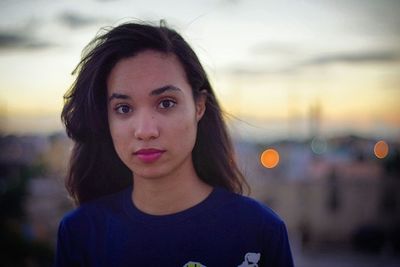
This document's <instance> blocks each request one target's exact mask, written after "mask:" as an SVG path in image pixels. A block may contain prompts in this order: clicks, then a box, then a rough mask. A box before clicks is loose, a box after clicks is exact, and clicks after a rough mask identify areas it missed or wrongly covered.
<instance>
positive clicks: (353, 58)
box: [229, 50, 400, 76]
mask: <svg viewBox="0 0 400 267" xmlns="http://www.w3.org/2000/svg"><path fill="white" fill-rule="evenodd" d="M289 61H291V62H290V63H287V64H279V66H278V65H277V66H275V67H274V66H271V65H270V66H265V67H243V66H246V64H240V66H241V67H236V66H233V67H232V68H231V69H230V71H229V72H231V73H233V74H235V75H255V76H258V75H268V74H280V75H295V74H297V73H299V72H301V71H302V70H304V69H305V68H310V67H319V66H330V65H335V64H344V65H368V64H390V63H396V62H400V51H396V50H377V51H360V52H343V53H333V54H321V55H317V56H313V57H308V58H306V59H303V60H299V59H298V58H295V59H288V62H289ZM238 65H239V64H238ZM247 65H248V66H251V65H254V64H247Z"/></svg>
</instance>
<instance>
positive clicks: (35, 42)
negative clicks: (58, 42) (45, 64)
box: [0, 30, 54, 50]
mask: <svg viewBox="0 0 400 267" xmlns="http://www.w3.org/2000/svg"><path fill="white" fill-rule="evenodd" d="M51 46H54V44H52V43H50V42H47V41H44V40H39V39H37V38H35V37H33V36H31V35H30V33H28V32H25V31H18V30H15V31H10V30H8V31H4V30H3V31H2V30H0V50H15V49H18V50H38V49H44V48H48V47H51Z"/></svg>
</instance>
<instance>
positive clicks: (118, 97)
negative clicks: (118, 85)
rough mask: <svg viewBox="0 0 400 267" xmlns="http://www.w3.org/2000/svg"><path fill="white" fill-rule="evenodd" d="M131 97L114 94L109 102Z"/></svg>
mask: <svg viewBox="0 0 400 267" xmlns="http://www.w3.org/2000/svg"><path fill="white" fill-rule="evenodd" d="M129 98H130V96H128V95H124V94H118V93H113V94H112V95H111V96H110V97H109V98H108V102H111V100H113V99H129Z"/></svg>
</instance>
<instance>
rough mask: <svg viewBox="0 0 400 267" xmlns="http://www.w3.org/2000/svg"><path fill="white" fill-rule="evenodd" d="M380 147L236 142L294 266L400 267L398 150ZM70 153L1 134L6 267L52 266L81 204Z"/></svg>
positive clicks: (0, 228) (43, 141) (354, 140)
mask: <svg viewBox="0 0 400 267" xmlns="http://www.w3.org/2000/svg"><path fill="white" fill-rule="evenodd" d="M378 141H379V140H375V139H368V138H363V137H358V136H353V135H348V136H342V137H334V138H329V139H323V138H318V137H314V138H310V139H307V140H303V141H291V140H280V141H274V142H257V143H255V142H250V141H246V140H239V139H236V140H235V147H236V152H237V157H238V161H239V164H240V166H241V169H242V170H243V172H244V174H245V175H246V177H247V178H248V182H249V184H250V186H251V196H252V197H254V198H256V199H259V200H260V201H262V202H264V203H266V204H267V205H269V206H270V207H271V208H273V209H274V210H275V211H276V212H277V213H278V214H279V215H280V216H281V217H282V218H283V219H284V220H285V222H286V224H287V227H288V231H289V236H290V239H291V243H292V249H293V254H294V259H295V263H296V266H304V267H306V266H399V264H400V212H399V211H400V195H399V194H398V192H399V189H400V175H399V172H400V169H399V168H400V162H399V161H400V158H399V151H400V144H399V143H398V142H393V141H391V142H378ZM382 144H383V147H379V146H380V145H382ZM71 147H72V142H71V141H70V140H69V139H68V138H67V137H66V135H65V134H62V133H58V134H52V135H47V136H46V135H31V136H16V135H3V136H1V137H0V197H1V198H0V207H1V208H0V212H1V218H2V220H1V224H0V243H1V250H0V251H1V252H0V253H1V259H2V264H4V266H50V265H51V262H52V259H53V256H54V250H55V242H56V232H57V227H58V223H59V221H60V219H61V218H62V216H63V214H65V212H66V211H68V210H70V209H72V208H73V206H72V204H71V203H72V202H71V201H70V200H69V198H68V195H67V192H66V191H65V189H64V185H63V177H64V175H65V172H66V168H67V162H68V156H69V153H70V150H71ZM266 150H268V151H274V153H272V154H271V153H270V154H268V153H267V154H266V153H263V152H264V151H266Z"/></svg>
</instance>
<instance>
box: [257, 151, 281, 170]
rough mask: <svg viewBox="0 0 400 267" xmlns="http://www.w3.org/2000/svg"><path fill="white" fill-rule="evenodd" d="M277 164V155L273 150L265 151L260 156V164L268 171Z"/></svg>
mask: <svg viewBox="0 0 400 267" xmlns="http://www.w3.org/2000/svg"><path fill="white" fill-rule="evenodd" d="M278 163H279V153H278V151H276V150H275V149H272V148H270V149H267V150H265V151H264V152H263V153H262V154H261V164H262V165H263V166H264V167H265V168H268V169H272V168H275V167H276V166H277V165H278Z"/></svg>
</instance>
